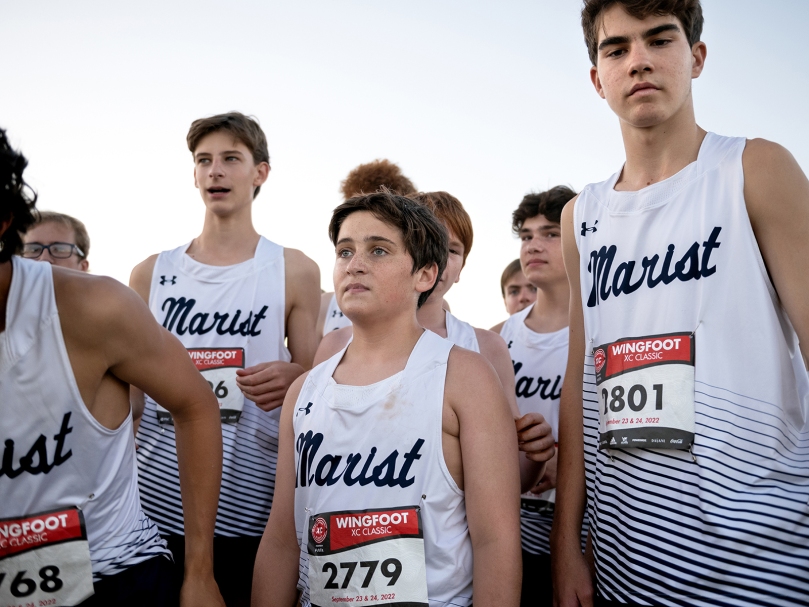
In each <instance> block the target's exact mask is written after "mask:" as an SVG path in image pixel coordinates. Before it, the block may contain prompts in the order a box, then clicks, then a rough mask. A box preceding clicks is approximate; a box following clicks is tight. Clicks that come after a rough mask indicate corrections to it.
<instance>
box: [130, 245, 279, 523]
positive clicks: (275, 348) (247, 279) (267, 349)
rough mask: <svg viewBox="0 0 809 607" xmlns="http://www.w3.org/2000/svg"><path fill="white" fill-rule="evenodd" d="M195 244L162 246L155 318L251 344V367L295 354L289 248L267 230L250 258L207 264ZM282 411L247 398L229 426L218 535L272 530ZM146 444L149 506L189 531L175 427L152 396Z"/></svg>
mask: <svg viewBox="0 0 809 607" xmlns="http://www.w3.org/2000/svg"><path fill="white" fill-rule="evenodd" d="M189 244H190V243H189ZM189 244H186V245H183V246H181V247H179V248H177V249H174V250H172V251H166V252H163V253H161V254H160V256H159V257H158V259H157V262H156V263H155V268H154V273H153V275H152V285H151V292H150V297H149V307H150V308H151V310H152V313H153V314H154V316H155V318H156V319H157V321H158V322H159V323H160V324H161V325H163V326H164V327H165V328H167V329H168V330H169V331H170V332H171V333H172V334H174V335H175V336H176V337H177V338H178V339H179V340H180V341H181V342H182V344H183V345H184V346H185V347H186V348H243V349H244V353H245V366H246V367H251V366H253V365H256V364H259V363H264V362H272V361H276V360H280V361H285V362H286V361H289V360H290V355H289V351H288V350H287V348H286V347H285V346H284V337H285V286H284V285H285V283H284V249H283V247H281V246H280V245H277V244H275V243H272V242H270V241H269V240H267V239H265V238H263V237H262V238H261V239H260V240H259V243H258V246H257V247H256V253H255V256H254V257H253V258H252V259H249V260H247V261H245V262H242V263H240V264H236V265H233V266H209V265H205V264H201V263H199V262H197V261H195V260H194V259H192V258H191V257H189V256H188V255H186V253H185V251H186V250H187V249H188V246H189ZM184 306H185V307H184ZM186 310H187V314H186ZM223 316H225V318H223ZM280 414H281V408H280V407H279V408H277V409H275V410H273V411H270V412H269V413H267V412H264V411H262V410H261V409H259V408H258V406H257V405H256V404H255V403H253V402H252V401H249V400H247V399H244V409H243V411H242V414H241V418H240V420H239V422H238V423H236V424H222V439H223V443H224V462H223V468H222V489H221V492H220V497H219V510H218V513H217V517H216V535H217V536H225V537H238V536H258V535H261V534H262V533H263V532H264V527H265V525H266V523H267V518H268V516H269V513H270V506H271V504H272V495H273V491H274V487H275V465H276V461H277V458H278V419H279V417H280ZM138 444H139V445H140V449H139V450H138V462H139V465H140V488H141V494H142V495H143V505H144V509H145V510H146V512H147V513H148V514H149V515H150V516H151V517H152V518H154V519H155V520H156V521H157V523H158V524H159V525H160V528H161V531H163V532H164V533H174V534H182V533H183V518H182V501H181V499H180V485H179V472H178V470H177V454H176V446H175V435H174V427H173V426H171V425H164V424H160V423H158V421H157V417H156V407H155V403H154V401H153V400H152V399H151V398H148V397H147V399H146V407H145V411H144V413H143V419H142V421H141V424H140V429H139V431H138Z"/></svg>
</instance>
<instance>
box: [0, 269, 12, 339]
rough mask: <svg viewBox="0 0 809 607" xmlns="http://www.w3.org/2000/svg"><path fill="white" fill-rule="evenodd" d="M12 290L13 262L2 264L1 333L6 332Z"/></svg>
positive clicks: (0, 290) (0, 291) (0, 293)
mask: <svg viewBox="0 0 809 607" xmlns="http://www.w3.org/2000/svg"><path fill="white" fill-rule="evenodd" d="M9 289H11V262H10V261H6V262H3V263H0V333H2V332H3V331H5V330H6V306H7V304H8V292H9Z"/></svg>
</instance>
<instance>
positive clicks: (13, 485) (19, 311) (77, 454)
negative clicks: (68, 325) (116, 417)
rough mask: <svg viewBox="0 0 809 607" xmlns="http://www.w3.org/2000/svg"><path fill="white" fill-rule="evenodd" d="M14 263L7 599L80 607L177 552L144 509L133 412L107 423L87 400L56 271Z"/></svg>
mask: <svg viewBox="0 0 809 607" xmlns="http://www.w3.org/2000/svg"><path fill="white" fill-rule="evenodd" d="M12 265H13V275H12V278H11V287H10V291H9V294H8V304H7V308H6V330H5V331H3V332H2V333H0V409H2V415H3V417H2V421H0V444H2V446H3V447H2V463H0V604H2V605H6V604H8V605H12V604H13V605H17V604H33V603H32V601H33V602H35V603H36V604H37V605H51V604H58V605H76V604H78V603H79V602H81V600H83V599H85V598H87V597H88V596H90V595H91V594H92V593H93V585H92V584H93V581H100V580H101V579H102V578H104V577H106V576H111V575H115V574H117V573H121V572H122V571H124V570H125V569H127V568H128V567H131V566H133V565H137V564H138V563H141V562H143V561H145V560H147V559H150V558H153V557H155V556H159V555H165V556H166V558H171V557H170V555H169V552H168V550H167V549H166V544H165V542H164V541H163V540H162V539H161V538H160V535H159V534H158V529H157V525H155V524H154V523H153V522H152V521H151V520H149V518H148V517H147V516H146V515H145V514H144V513H143V510H142V509H141V505H140V498H139V496H138V484H137V483H138V481H137V465H136V462H135V441H134V437H133V432H132V415H131V414H130V415H127V417H126V419H125V420H124V422H123V423H122V424H121V425H120V427H118V428H116V429H115V430H110V429H108V428H105V427H104V426H102V425H101V424H100V423H99V422H98V421H97V420H96V419H95V418H94V417H93V416H92V414H91V413H90V412H89V411H88V410H87V407H86V406H85V404H84V401H83V400H82V397H81V394H80V393H79V388H78V386H77V385H76V379H75V377H74V375H73V367H72V366H71V364H70V359H69V358H68V354H67V350H66V348H65V342H64V338H63V336H62V326H61V322H60V318H59V311H58V308H57V306H56V299H55V297H54V290H53V273H52V269H51V264H49V263H41V262H34V261H29V260H27V259H21V258H19V257H12ZM88 544H89V550H88ZM20 572H22V573H20ZM15 580H16V581H15ZM21 593H22V594H21Z"/></svg>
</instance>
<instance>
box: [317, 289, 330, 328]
mask: <svg viewBox="0 0 809 607" xmlns="http://www.w3.org/2000/svg"><path fill="white" fill-rule="evenodd" d="M332 295H334V293H321V294H320V312H319V313H318V315H317V327H316V332H317V338H318V339H321V338H322V337H323V328H324V327H325V326H326V314H328V312H329V304H330V303H331V297H332Z"/></svg>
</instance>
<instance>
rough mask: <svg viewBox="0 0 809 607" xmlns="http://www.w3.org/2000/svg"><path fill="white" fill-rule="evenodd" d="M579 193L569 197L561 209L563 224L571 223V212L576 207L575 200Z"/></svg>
mask: <svg viewBox="0 0 809 607" xmlns="http://www.w3.org/2000/svg"><path fill="white" fill-rule="evenodd" d="M579 196H580V194H576V195H575V196H574V197H573V198H571V199H570V200H569V201H568V202H567V204H565V207H564V208H563V209H562V225H564V224H570V225H572V224H573V213H574V211H575V208H576V201H577V200H578V199H579Z"/></svg>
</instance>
